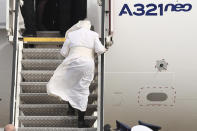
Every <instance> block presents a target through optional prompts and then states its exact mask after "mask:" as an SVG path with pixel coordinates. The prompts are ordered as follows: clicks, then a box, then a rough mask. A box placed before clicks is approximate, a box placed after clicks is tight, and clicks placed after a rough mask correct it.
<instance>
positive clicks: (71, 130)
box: [15, 32, 98, 131]
mask: <svg viewBox="0 0 197 131" xmlns="http://www.w3.org/2000/svg"><path fill="white" fill-rule="evenodd" d="M38 34H39V37H35V38H33V37H32V38H23V40H22V41H23V42H20V43H19V46H18V48H19V49H18V50H19V51H18V59H17V60H18V66H17V67H18V68H17V75H18V76H17V86H16V87H17V88H16V93H15V94H16V96H15V98H16V100H15V102H16V105H15V126H16V127H17V130H18V131H97V122H96V121H97V114H98V112H97V111H98V109H97V108H98V106H97V99H98V90H97V89H98V73H97V72H98V68H97V67H98V66H97V65H98V58H96V57H95V63H96V64H95V65H96V70H95V77H94V80H93V82H92V84H91V86H90V92H91V94H90V96H89V102H88V109H87V112H86V116H85V121H86V122H87V123H88V124H89V126H90V128H78V127H77V114H75V115H74V116H68V115H67V110H68V104H67V102H65V101H62V100H60V99H58V98H57V97H54V96H49V95H48V94H47V92H46V84H47V82H48V81H49V80H50V78H51V76H52V75H53V73H54V70H55V69H56V68H57V66H58V65H59V64H60V63H61V62H62V61H63V59H64V58H63V57H62V56H61V55H60V48H61V46H62V44H63V42H64V40H65V39H64V38H60V37H58V35H57V34H58V32H39V33H38ZM54 36H55V37H54Z"/></svg>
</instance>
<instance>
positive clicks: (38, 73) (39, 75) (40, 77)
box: [21, 70, 54, 82]
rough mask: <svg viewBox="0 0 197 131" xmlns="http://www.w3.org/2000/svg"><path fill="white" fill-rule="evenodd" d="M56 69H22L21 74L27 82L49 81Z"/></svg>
mask: <svg viewBox="0 0 197 131" xmlns="http://www.w3.org/2000/svg"><path fill="white" fill-rule="evenodd" d="M53 72H54V71H50V70H34V71H31V70H28V71H24V70H23V71H21V75H22V78H23V80H24V81H26V82H48V81H49V80H50V79H51V77H52V75H53Z"/></svg>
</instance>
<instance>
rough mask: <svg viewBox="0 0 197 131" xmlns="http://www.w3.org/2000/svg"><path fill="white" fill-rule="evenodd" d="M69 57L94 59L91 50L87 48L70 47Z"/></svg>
mask: <svg viewBox="0 0 197 131" xmlns="http://www.w3.org/2000/svg"><path fill="white" fill-rule="evenodd" d="M69 55H80V56H85V57H90V58H92V59H94V51H93V49H90V48H87V47H71V48H70V51H69Z"/></svg>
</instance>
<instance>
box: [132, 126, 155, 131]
mask: <svg viewBox="0 0 197 131" xmlns="http://www.w3.org/2000/svg"><path fill="white" fill-rule="evenodd" d="M131 131H153V130H151V129H150V128H148V127H146V126H142V125H137V126H134V127H133V128H132V129H131Z"/></svg>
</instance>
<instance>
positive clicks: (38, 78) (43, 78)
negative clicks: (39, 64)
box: [21, 70, 98, 82]
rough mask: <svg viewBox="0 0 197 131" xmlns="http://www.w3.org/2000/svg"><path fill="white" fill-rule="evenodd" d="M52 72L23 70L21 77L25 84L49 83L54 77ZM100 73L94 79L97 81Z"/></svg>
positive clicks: (96, 73)
mask: <svg viewBox="0 0 197 131" xmlns="http://www.w3.org/2000/svg"><path fill="white" fill-rule="evenodd" d="M53 73H54V71H52V70H22V71H21V75H22V78H23V81H24V82H48V81H49V80H50V79H51V77H52V76H53ZM97 76H98V72H95V74H94V79H97Z"/></svg>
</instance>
